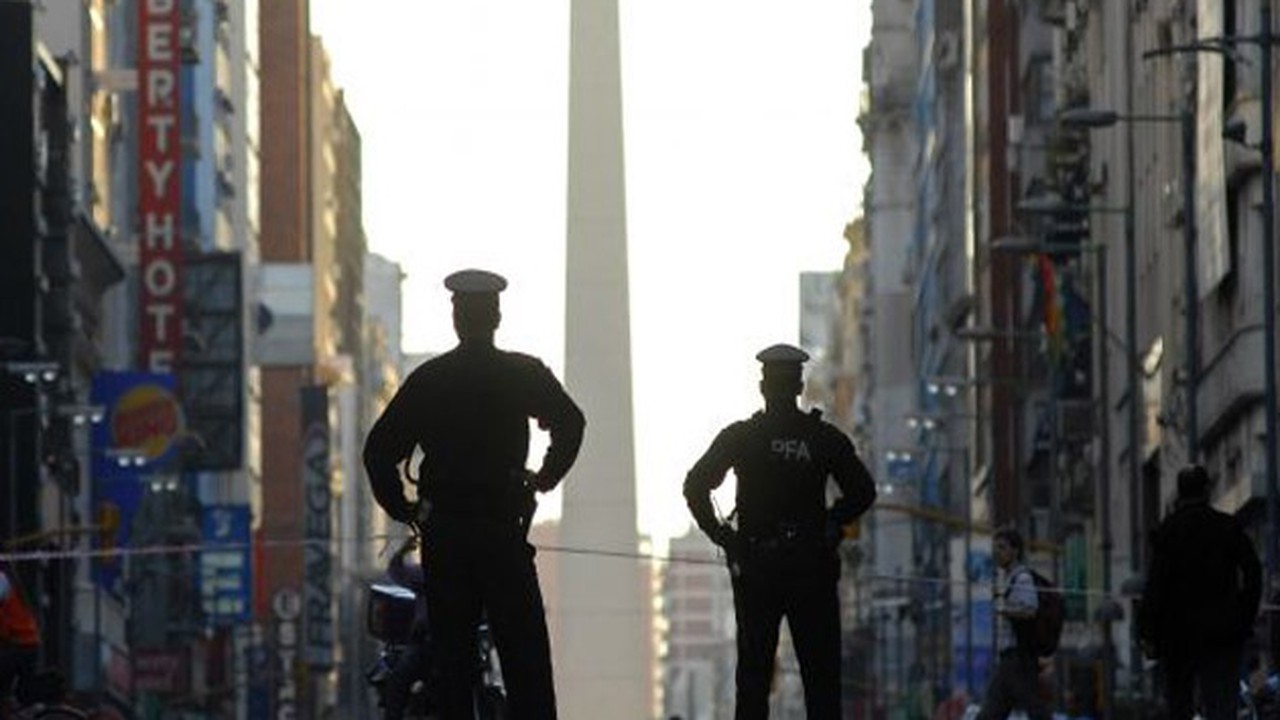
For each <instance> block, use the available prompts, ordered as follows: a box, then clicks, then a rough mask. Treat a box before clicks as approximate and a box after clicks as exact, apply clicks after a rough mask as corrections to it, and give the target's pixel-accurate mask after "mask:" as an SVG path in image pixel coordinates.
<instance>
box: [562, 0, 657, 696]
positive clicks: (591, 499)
mask: <svg viewBox="0 0 1280 720" xmlns="http://www.w3.org/2000/svg"><path fill="white" fill-rule="evenodd" d="M570 18H571V19H570V23H571V28H570V41H569V42H570V51H569V55H570V60H569V172H568V217H567V223H566V232H567V236H568V237H567V252H566V273H565V275H566V277H565V280H566V285H567V289H566V296H565V314H566V317H565V323H566V324H565V383H566V385H567V386H568V389H569V392H570V393H571V394H572V395H573V397H574V399H575V400H577V402H578V403H579V404H580V405H581V406H582V409H583V412H585V413H586V416H587V431H586V439H585V441H584V442H583V446H582V451H581V454H580V455H579V457H578V462H577V464H576V465H575V466H574V468H573V471H572V472H571V473H570V475H569V477H568V482H567V483H566V485H565V490H564V506H563V513H562V517H561V535H560V539H561V545H563V546H564V547H565V548H567V549H569V550H570V552H564V553H562V554H561V556H560V557H559V558H558V562H559V564H560V576H559V582H558V598H557V604H558V613H559V623H558V624H559V633H558V637H557V641H556V649H555V651H556V657H555V661H556V691H557V697H558V700H559V703H558V704H559V707H560V717H561V718H562V719H563V720H599V718H602V717H611V718H642V717H649V716H650V714H651V710H650V708H649V707H648V706H647V704H648V698H649V683H650V679H649V668H648V667H647V659H648V657H649V651H648V648H647V643H648V641H649V637H650V632H649V628H648V627H647V622H648V621H647V618H648V617H649V614H648V613H646V612H643V610H644V607H645V604H647V603H649V602H650V601H649V598H648V595H647V592H646V590H647V588H645V587H642V580H641V578H642V577H643V571H644V569H645V568H644V567H643V566H642V564H641V563H640V561H638V560H637V559H635V558H634V557H625V555H628V554H630V555H634V554H635V553H636V552H637V550H638V545H639V543H638V537H637V532H636V490H635V486H636V483H635V450H634V445H633V437H632V414H631V329H630V328H631V320H630V312H629V309H628V304H629V297H628V281H627V224H626V188H625V182H624V172H623V147H622V87H621V86H622V82H621V65H620V62H619V52H618V3H617V0H573V2H572V9H571V13H570ZM575 550H589V551H603V552H604V553H605V554H584V553H579V552H573V551H575ZM609 553H613V554H609ZM617 553H622V554H623V555H624V556H623V557H619V556H618V555H617Z"/></svg>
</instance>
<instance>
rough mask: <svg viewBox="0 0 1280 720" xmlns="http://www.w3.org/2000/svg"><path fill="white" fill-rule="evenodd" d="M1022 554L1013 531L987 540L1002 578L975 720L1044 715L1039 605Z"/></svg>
mask: <svg viewBox="0 0 1280 720" xmlns="http://www.w3.org/2000/svg"><path fill="white" fill-rule="evenodd" d="M1025 552H1026V548H1025V544H1024V542H1023V540H1022V534H1021V533H1019V532H1018V531H1017V530H1014V529H1012V528H1003V529H1001V530H998V531H996V533H995V535H994V536H993V537H992V540H991V554H992V556H993V557H994V559H995V561H996V566H997V567H998V568H999V569H1000V573H1001V575H1002V582H1001V584H1000V585H999V586H998V589H997V591H996V599H995V609H996V615H997V616H998V622H999V625H998V627H997V628H996V638H997V641H996V649H997V653H996V655H997V657H996V667H995V671H994V672H993V673H992V675H991V681H990V683H989V684H988V685H987V694H986V697H985V698H983V700H982V709H981V710H980V711H979V712H978V720H1003V719H1004V718H1007V717H1008V716H1009V713H1010V712H1012V711H1013V710H1014V709H1020V710H1022V711H1023V712H1025V713H1026V714H1027V717H1028V718H1029V719H1030V720H1049V717H1050V715H1049V710H1048V708H1047V707H1046V705H1045V702H1044V700H1043V699H1041V697H1040V649H1039V647H1038V644H1037V641H1036V637H1035V627H1034V625H1035V616H1036V611H1037V610H1038V609H1039V607H1040V601H1039V597H1038V595H1037V592H1036V582H1035V576H1034V575H1033V574H1032V572H1031V568H1029V567H1027V565H1026V559H1025Z"/></svg>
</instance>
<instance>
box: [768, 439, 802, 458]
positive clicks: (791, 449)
mask: <svg viewBox="0 0 1280 720" xmlns="http://www.w3.org/2000/svg"><path fill="white" fill-rule="evenodd" d="M769 450H770V451H771V452H773V454H774V455H781V456H782V458H783V459H784V460H811V459H812V457H811V456H810V455H809V444H808V443H806V442H805V441H803V440H795V439H792V438H774V439H773V440H770V441H769Z"/></svg>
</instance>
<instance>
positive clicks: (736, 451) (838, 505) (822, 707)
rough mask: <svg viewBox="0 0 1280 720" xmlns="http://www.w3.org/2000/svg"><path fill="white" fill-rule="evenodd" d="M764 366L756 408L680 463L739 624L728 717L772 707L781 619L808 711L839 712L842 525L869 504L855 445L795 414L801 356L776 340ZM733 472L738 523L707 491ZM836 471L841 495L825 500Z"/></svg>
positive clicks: (741, 718) (825, 715)
mask: <svg viewBox="0 0 1280 720" xmlns="http://www.w3.org/2000/svg"><path fill="white" fill-rule="evenodd" d="M756 358H757V359H758V360H759V361H760V362H761V364H762V379H761V381H760V392H761V394H762V395H763V396H764V402H765V408H764V411H763V412H758V413H756V414H755V415H753V416H752V417H751V418H750V419H747V420H742V421H739V422H735V423H733V424H732V425H730V426H728V427H726V428H725V429H724V430H722V431H721V432H720V433H719V434H718V435H717V436H716V438H715V440H714V441H713V442H712V443H711V446H710V447H709V448H708V449H707V451H706V453H705V454H704V455H703V456H702V457H701V458H700V459H699V460H698V461H697V463H696V464H695V465H694V466H693V469H692V470H690V471H689V474H688V477H687V478H686V479H685V482H684V496H685V499H686V500H687V502H688V504H689V510H690V511H691V512H692V513H693V517H694V519H695V520H696V521H697V523H698V527H700V528H701V529H702V531H703V532H705V533H706V534H707V536H708V537H710V538H711V541H712V542H714V543H716V544H717V545H719V546H720V547H722V548H724V549H725V553H726V556H727V559H728V563H729V570H730V574H731V577H732V582H733V597H734V610H735V615H736V619H737V624H738V667H737V673H736V681H737V707H736V712H735V718H736V719H737V720H762V719H763V718H767V717H768V714H769V688H770V687H771V686H772V684H773V677H774V655H775V653H776V652H777V646H778V632H779V626H780V624H781V622H782V619H783V618H784V617H785V618H786V620H787V624H788V626H789V628H790V630H791V637H792V641H793V642H794V644H795V652H796V658H797V660H798V661H799V663H800V676H801V680H802V681H803V683H804V698H805V708H806V711H807V716H808V717H809V718H811V719H812V720H835V719H836V718H839V717H840V611H839V598H838V596H837V593H836V582H837V580H838V579H839V577H840V563H839V557H838V556H837V554H836V546H837V545H838V543H839V541H840V538H841V536H842V528H843V527H844V526H845V525H847V524H849V523H851V522H853V521H854V520H855V519H856V518H857V517H858V516H859V515H861V514H862V513H864V512H866V510H867V509H868V508H870V507H871V504H872V503H873V502H874V501H875V495H876V493H875V484H874V483H873V482H872V479H871V474H870V473H869V472H868V471H867V468H866V466H864V465H863V464H862V461H861V460H859V459H858V455H857V453H856V452H855V451H854V448H853V443H852V442H850V440H849V438H848V437H846V436H845V434H844V433H842V432H841V431H840V430H839V429H837V428H836V427H835V426H834V425H831V424H829V423H827V422H825V421H823V420H822V419H821V416H820V414H819V413H818V412H817V411H813V412H808V413H806V412H802V411H801V410H800V409H799V407H798V406H797V402H796V400H797V397H798V396H799V395H800V391H801V390H802V389H803V387H804V384H803V380H802V366H803V363H804V362H805V361H806V360H808V359H809V356H808V354H807V353H805V352H804V351H803V350H800V349H799V348H795V347H791V346H789V345H774V346H772V347H769V348H767V349H765V350H763V351H762V352H760V353H759V354H758V355H757V356H756ZM730 469H732V470H733V471H734V473H735V475H736V477H737V483H738V484H737V509H736V510H735V511H734V513H733V515H734V516H736V520H737V525H736V527H734V526H733V525H731V524H730V523H728V522H726V521H725V520H722V519H721V518H720V517H718V516H717V515H716V512H715V508H714V506H713V504H712V501H711V491H712V490H714V489H715V488H717V487H719V486H720V484H721V483H722V482H723V481H724V478H725V475H726V473H728V471H729V470H730ZM831 480H834V481H835V483H836V486H837V487H838V489H839V493H840V496H839V498H838V499H837V500H836V501H835V502H834V503H833V504H831V505H830V506H828V501H827V498H828V485H829V483H830V481H831Z"/></svg>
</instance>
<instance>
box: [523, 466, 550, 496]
mask: <svg viewBox="0 0 1280 720" xmlns="http://www.w3.org/2000/svg"><path fill="white" fill-rule="evenodd" d="M525 482H526V483H527V484H528V485H529V487H531V488H533V489H534V490H537V491H538V492H542V493H545V492H551V491H552V490H554V489H555V487H556V481H555V480H553V479H552V478H550V477H548V476H546V475H544V474H543V473H542V471H541V470H539V471H537V472H530V473H529V476H528V477H527V478H526V479H525Z"/></svg>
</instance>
